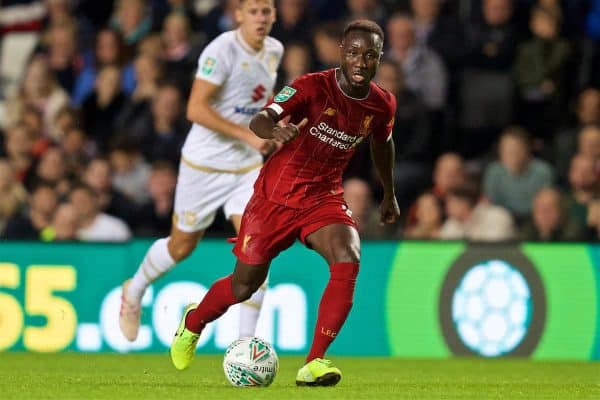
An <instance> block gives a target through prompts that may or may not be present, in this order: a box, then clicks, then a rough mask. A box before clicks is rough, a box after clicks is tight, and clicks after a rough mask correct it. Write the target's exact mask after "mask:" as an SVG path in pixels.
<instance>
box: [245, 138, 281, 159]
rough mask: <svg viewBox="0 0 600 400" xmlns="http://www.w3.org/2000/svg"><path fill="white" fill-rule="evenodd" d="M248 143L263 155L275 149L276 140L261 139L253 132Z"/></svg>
mask: <svg viewBox="0 0 600 400" xmlns="http://www.w3.org/2000/svg"><path fill="white" fill-rule="evenodd" d="M248 144H249V145H250V146H252V147H254V148H255V149H256V150H258V151H259V152H260V154H262V155H263V156H267V155H269V154H271V153H272V152H274V151H275V150H276V149H277V142H275V141H274V140H272V139H261V138H259V137H258V136H256V135H255V134H254V133H252V135H251V136H249V140H248Z"/></svg>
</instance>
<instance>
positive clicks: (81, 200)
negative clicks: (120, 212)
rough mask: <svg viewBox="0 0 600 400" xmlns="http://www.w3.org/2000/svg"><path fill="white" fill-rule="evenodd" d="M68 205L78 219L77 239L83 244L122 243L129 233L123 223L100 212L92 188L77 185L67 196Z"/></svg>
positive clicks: (129, 235) (127, 238) (128, 236)
mask: <svg viewBox="0 0 600 400" xmlns="http://www.w3.org/2000/svg"><path fill="white" fill-rule="evenodd" d="M69 203H70V204H71V205H72V206H73V207H74V208H75V210H76V212H77V218H78V219H79V229H78V231H77V238H78V239H79V240H82V241H85V242H122V241H125V240H129V238H130V237H131V231H130V230H129V227H128V226H127V224H125V222H123V221H122V220H120V219H118V218H116V217H113V216H111V215H108V214H104V213H102V212H100V209H99V204H98V198H97V196H96V193H95V192H94V190H93V189H92V188H90V187H89V186H87V185H85V184H78V185H76V186H75V187H73V189H72V190H71V193H70V194H69Z"/></svg>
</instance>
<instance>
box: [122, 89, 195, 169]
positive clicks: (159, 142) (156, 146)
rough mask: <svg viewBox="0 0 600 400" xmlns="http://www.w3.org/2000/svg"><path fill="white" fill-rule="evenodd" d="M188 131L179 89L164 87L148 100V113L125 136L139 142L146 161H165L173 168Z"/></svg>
mask: <svg viewBox="0 0 600 400" xmlns="http://www.w3.org/2000/svg"><path fill="white" fill-rule="evenodd" d="M188 130H189V124H188V122H187V121H186V120H185V119H184V117H183V107H182V99H181V94H180V93H179V89H178V88H177V87H176V86H174V85H170V84H164V85H161V86H160V87H159V89H158V91H157V92H156V95H155V96H154V98H153V99H152V105H151V108H150V112H149V113H147V114H146V115H145V117H144V118H140V119H138V121H137V122H136V125H133V126H131V129H130V130H129V131H128V132H127V136H129V137H131V138H133V139H134V140H136V141H137V142H138V143H139V148H140V151H141V153H142V155H143V156H144V158H145V160H146V161H148V162H153V161H156V160H167V161H169V162H171V163H172V164H173V165H174V166H177V165H178V164H179V153H180V150H181V146H182V145H183V142H184V140H185V137H186V135H187V132H188Z"/></svg>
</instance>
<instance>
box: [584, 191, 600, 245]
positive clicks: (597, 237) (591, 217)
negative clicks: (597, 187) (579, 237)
mask: <svg viewBox="0 0 600 400" xmlns="http://www.w3.org/2000/svg"><path fill="white" fill-rule="evenodd" d="M587 227H588V229H587V233H586V240H587V241H590V242H598V241H600V199H596V200H592V201H591V202H590V205H589V207H588V212H587Z"/></svg>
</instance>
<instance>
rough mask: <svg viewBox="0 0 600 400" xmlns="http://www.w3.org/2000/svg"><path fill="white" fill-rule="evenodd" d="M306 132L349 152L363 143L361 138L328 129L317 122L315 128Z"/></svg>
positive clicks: (322, 123) (323, 124)
mask: <svg viewBox="0 0 600 400" xmlns="http://www.w3.org/2000/svg"><path fill="white" fill-rule="evenodd" d="M308 132H309V133H310V134H311V135H312V136H314V137H316V138H317V139H319V140H320V141H321V142H323V143H326V144H328V145H330V146H333V147H335V148H337V149H340V150H350V149H353V148H354V147H356V145H357V144H359V143H360V142H362V141H363V137H362V136H354V135H349V134H347V133H346V132H344V131H340V130H338V129H335V128H332V127H330V126H329V125H328V124H327V123H326V122H319V124H318V125H317V126H312V127H310V129H309V130H308Z"/></svg>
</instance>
